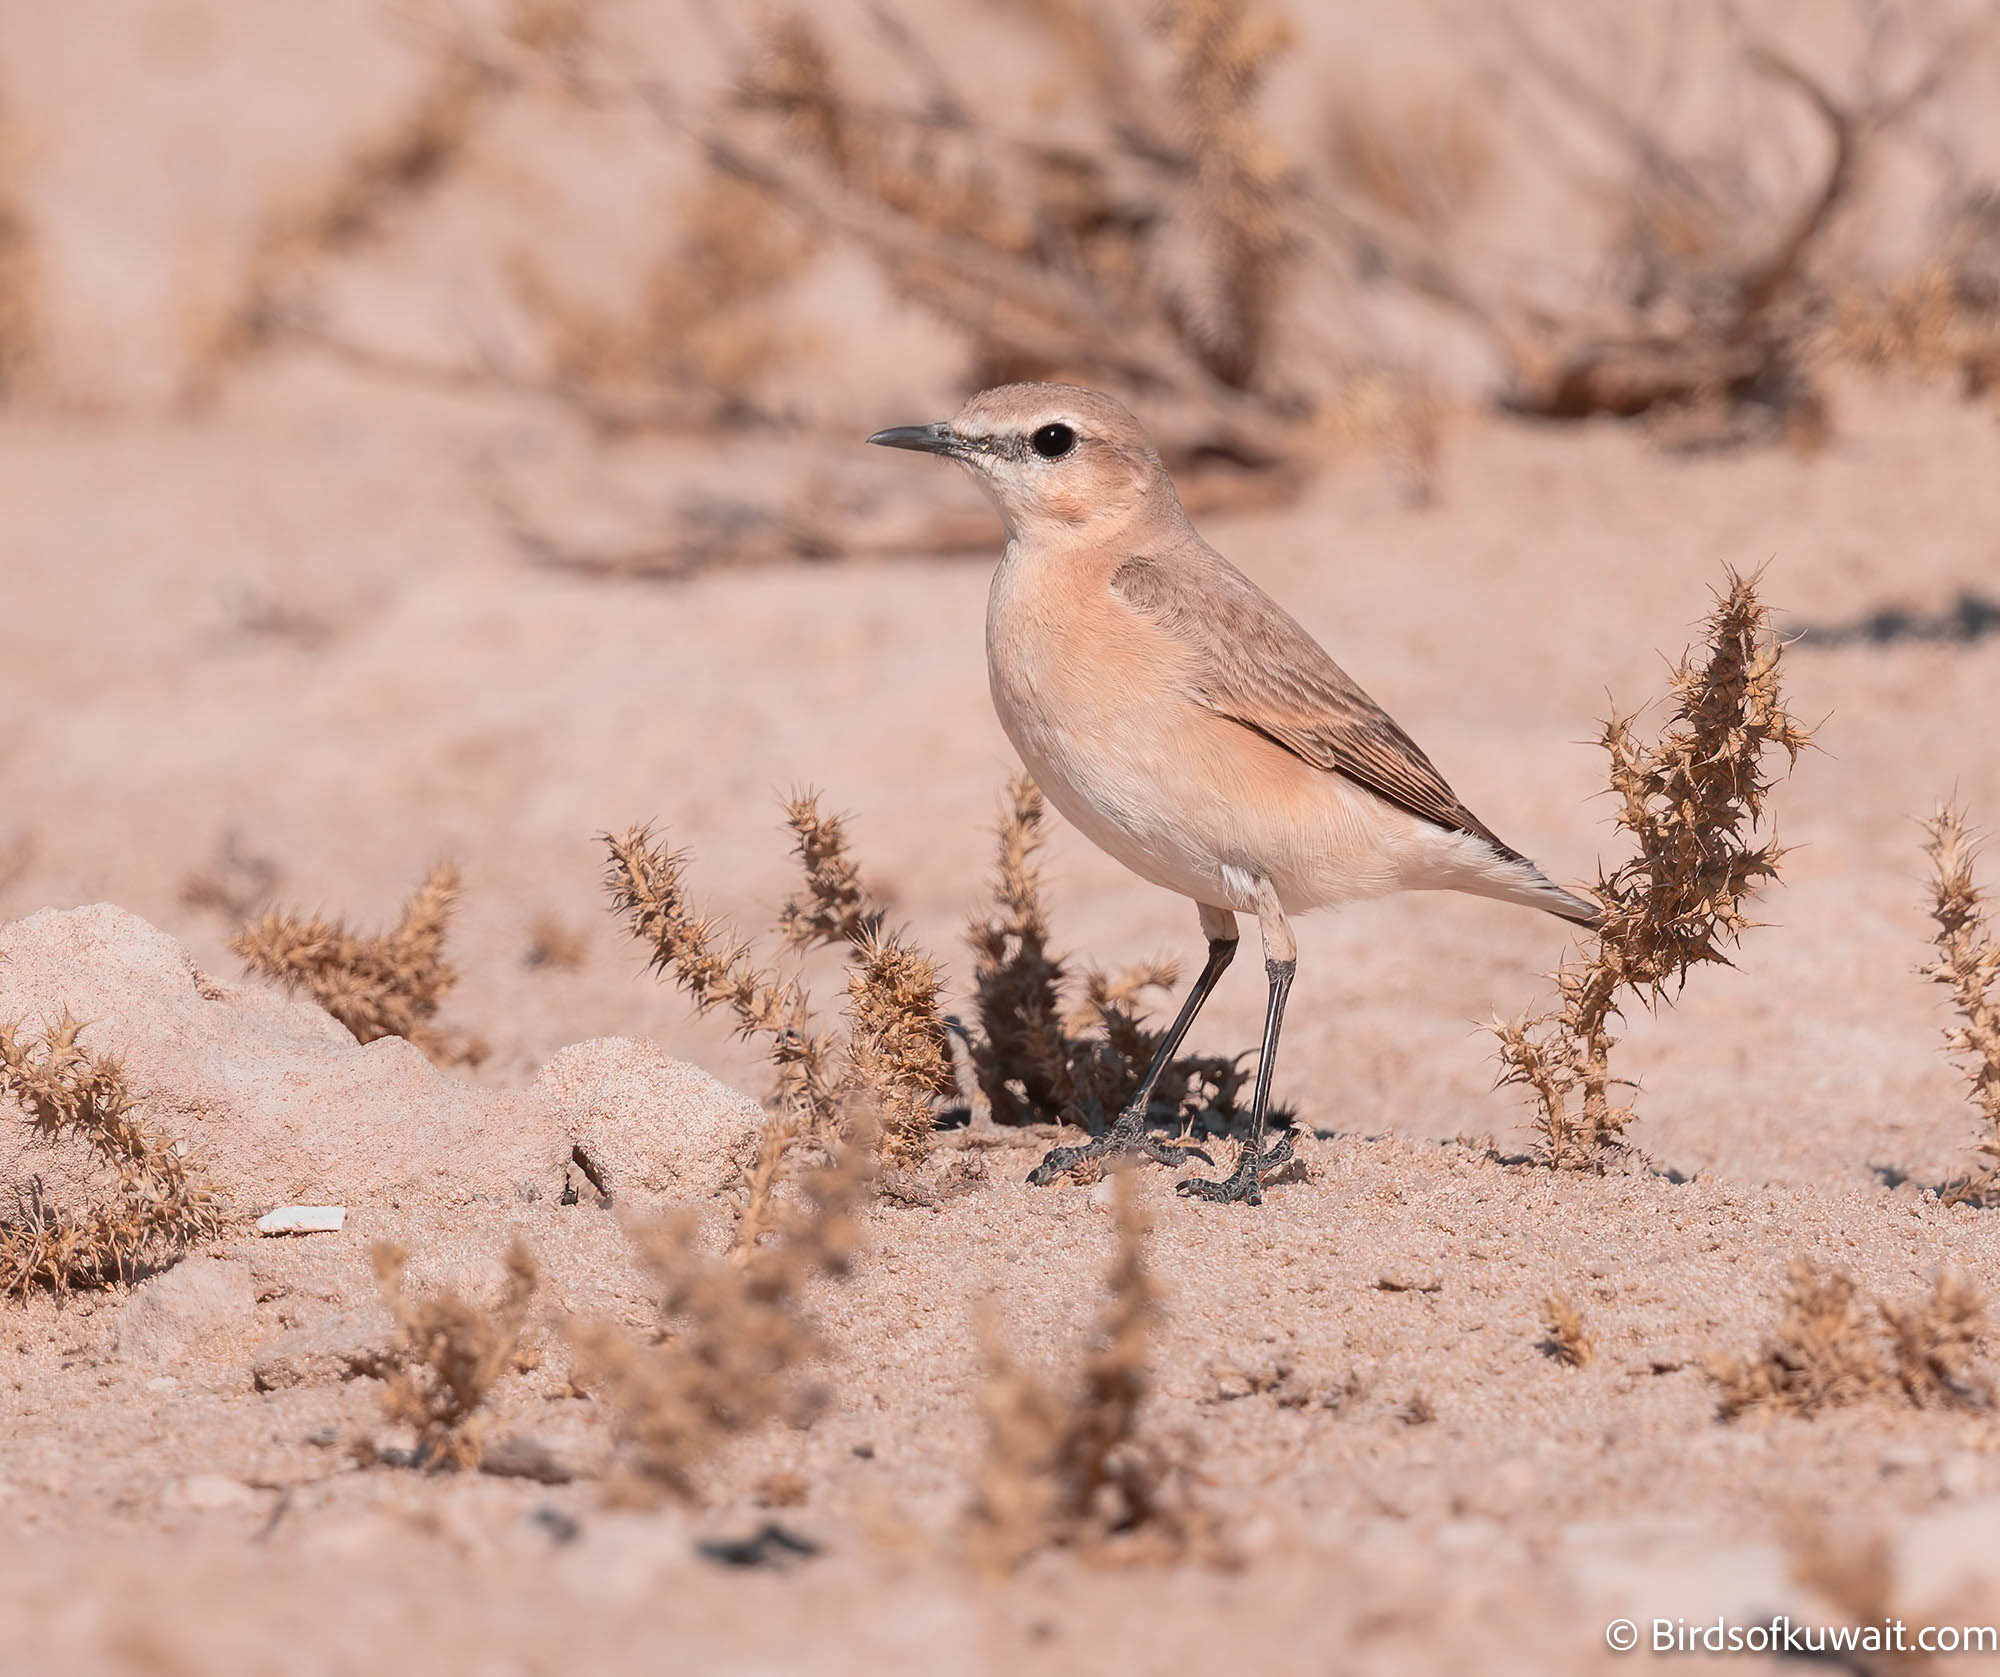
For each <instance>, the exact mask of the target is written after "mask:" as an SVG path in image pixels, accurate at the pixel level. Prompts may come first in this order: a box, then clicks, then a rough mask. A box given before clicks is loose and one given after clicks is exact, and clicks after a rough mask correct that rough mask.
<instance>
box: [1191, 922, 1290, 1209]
mask: <svg viewBox="0 0 2000 1677" xmlns="http://www.w3.org/2000/svg"><path fill="white" fill-rule="evenodd" d="M1259 897H1260V900H1259V903H1258V914H1257V918H1258V919H1259V920H1260V921H1261V922H1262V923H1263V928H1264V971H1265V973H1266V975H1267V976H1268V977H1269V979H1270V984H1271V999H1270V1004H1269V1006H1268V1007H1267V1008H1266V1010H1265V1013H1264V1051H1263V1053H1262V1054H1260V1055H1259V1056H1258V1058H1257V1088H1256V1093H1255V1094H1254V1095H1253V1096H1252V1098H1251V1103H1250V1139H1249V1141H1248V1142H1246V1143H1245V1144H1244V1146H1243V1150H1242V1151H1241V1152H1240V1153H1238V1154H1237V1156H1236V1169H1235V1170H1234V1171H1232V1172H1231V1173H1230V1174H1229V1175H1228V1176H1227V1177H1225V1178H1223V1180H1221V1181H1220V1182H1212V1181H1209V1180H1207V1179H1206V1178H1203V1177H1198V1176H1196V1177H1189V1178H1188V1179H1187V1180H1185V1181H1183V1182H1178V1183H1176V1184H1175V1187H1176V1188H1177V1189H1178V1190H1179V1191H1180V1192H1181V1193H1183V1194H1185V1195H1188V1196H1189V1197H1191V1198H1193V1199H1201V1200H1210V1201H1213V1202H1215V1203H1217V1204H1228V1203H1231V1202H1233V1201H1237V1200H1241V1201H1242V1202H1243V1203H1244V1204H1246V1205H1262V1204H1263V1203H1264V1190H1263V1177H1264V1172H1265V1171H1267V1170H1275V1169H1277V1167H1278V1166H1280V1165H1282V1164H1287V1163H1289V1162H1290V1160H1291V1157H1292V1141H1291V1137H1290V1136H1280V1137H1279V1138H1278V1141H1277V1144H1276V1145H1275V1146H1273V1147H1272V1148H1271V1150H1270V1151H1269V1152H1268V1153H1267V1152H1265V1151H1264V1115H1265V1113H1266V1112H1267V1111H1268V1110H1269V1109H1270V1105H1271V1073H1272V1070H1273V1069H1274V1068H1275V1067H1276V1065H1277V1063H1278V1032H1279V1029H1280V1028H1281V1027H1282V1026H1283V1024H1284V1022H1285V998H1286V997H1287V996H1288V995H1290V994H1291V990H1292V976H1293V974H1294V973H1296V972H1297V971H1298V965H1299V962H1298V944H1297V942H1296V940H1294V938H1293V937H1292V929H1291V927H1290V926H1289V925H1288V924H1287V923H1286V921H1285V916H1284V911H1283V910H1282V909H1281V908H1280V907H1279V906H1278V900H1277V893H1276V892H1275V891H1273V890H1272V889H1271V887H1270V886H1269V885H1266V886H1265V887H1264V888H1263V890H1262V892H1260V894H1259ZM1264 899H1268V901H1266V900H1264Z"/></svg>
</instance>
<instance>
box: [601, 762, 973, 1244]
mask: <svg viewBox="0 0 2000 1677" xmlns="http://www.w3.org/2000/svg"><path fill="white" fill-rule="evenodd" d="M786 822H787V824H788V825H789V826H790V828H791V830H792V835H793V838H794V840H795V846H796V850H797V854H798V857H799V861H800V866H801V868H802V871H803V873H804V889H803V891H802V893H801V894H798V895H795V896H793V897H792V898H791V899H789V900H788V901H787V902H786V903H785V905H784V907H783V909H782V910H781V911H780V914H779V918H778V926H777V932H778V936H779V939H780V941H781V943H782V944H783V946H784V947H785V949H786V950H787V951H789V952H790V953H791V954H792V955H794V956H798V955H802V954H804V953H805V952H807V951H809V950H812V949H816V948H820V947H823V946H840V947H841V948H843V949H844V951H845V954H846V959H847V1032H846V1039H845V1043H844V1045H843V1044H841V1043H839V1042H837V1041H836V1037H835V1033H833V1032H831V1031H828V1030H825V1029H823V1028H821V1027H820V1026H819V1024H818V1022H817V1020H816V1018H815V1015H814V1011H813V1005H812V998H811V996H810V995H809V993H808V992H807V990H806V987H805V984H804V981H803V980H802V978H801V977H800V976H799V975H798V973H797V972H796V971H792V972H790V973H787V974H783V975H781V974H780V973H779V972H777V971H774V970H772V969H769V968H765V967H762V966H760V965H759V964H758V963H757V961H756V959H755V958H754V956H753V954H752V952H751V946H750V945H749V943H747V942H746V941H743V940H740V939H739V938H738V937H737V936H736V934H735V932H734V931H733V930H732V929H731V928H730V927H729V926H727V925H726V924H724V923H723V922H721V921H718V920H714V919H710V918H707V917H704V916H701V915H698V914H697V913H695V912H694V910H693V909H692V908H691V907H690V905H689V902H688V895H687V877H686V876H687V856H686V855H685V853H683V852H680V851H671V850H668V849H667V848H666V847H665V846H664V845H662V844H660V843H659V842H657V841H656V840H655V839H654V838H653V836H652V834H651V832H650V831H649V830H648V829H646V828H643V827H635V828H632V829H630V830H629V831H627V832H625V833H623V834H620V835H618V836H616V837H613V836H611V835H608V834H607V835H605V838H604V843H605V846H606V848H607V850H608V852H609V861H608V863H607V865H606V869H605V888H606V889H607V891H609V893H610V895H611V901H612V907H613V910H614V911H615V912H616V913H617V914H619V915H620V916H622V917H623V918H624V919H625V920H626V922H627V924H628V925H629V926H630V928H631V931H632V934H633V935H634V936H635V937H636V938H638V939H639V941H640V942H641V943H642V944H645V945H647V946H648V947H649V948H650V949H651V951H652V966H653V969H654V970H655V971H657V972H660V973H668V972H671V973H672V974H673V975H674V978H675V979H676V981H677V982H678V983H679V985H680V987H681V988H682V990H684V991H685V992H686V993H687V995H688V996H689V997H690V998H691V999H692V1000H693V1002H694V1004H695V1006H696V1008H697V1009H699V1010H700V1011H701V1012H704V1013H706V1012H709V1011H710V1010H712V1009H715V1008H726V1009H727V1010H728V1011H729V1012H731V1013H733V1014H734V1015H735V1017H736V1025H737V1030H738V1032H739V1033H740V1034H741V1035H743V1036H746V1037H761V1038H763V1039H764V1040H765V1042H766V1043H767V1045H768V1048H769V1052H770V1057H771V1062H772V1065H773V1067H774V1068H775V1070H776V1074H777V1077H776V1087H775V1088H774V1090H773V1091H772V1094H771V1097H770V1099H769V1101H768V1102H767V1106H768V1107H769V1111H770V1116H769V1118H768V1120H767V1121H766V1124H765V1127H764V1135H763V1139H762V1142H761V1144H760V1146H759V1150H758V1157H757V1162H756V1164H755V1166H754V1167H753V1169H752V1171H751V1177H750V1198H749V1203H748V1205H747V1207H746V1209H745V1211H744V1214H743V1218H742V1221H741V1223H740V1224H739V1227H738V1235H737V1249H738V1251H739V1253H742V1252H748V1251H750V1250H751V1249H753V1248H754V1247H755V1245H756V1242H757V1239H758V1237H759V1235H760V1234H761V1233H762V1232H763V1231H764V1229H765V1228H766V1227H767V1225H768V1222H769V1219H770V1217H771V1215H772V1212H773V1208H774V1200H773V1195H774V1193H775V1191H776V1189H777V1187H778V1186H779V1182H780V1177H781V1174H782V1172H783V1169H784V1166H785V1162H786V1158H787V1156H788V1154H789V1153H790V1152H791V1150H792V1148H793V1146H794V1145H795V1144H796V1143H799V1142H806V1143H809V1144H812V1145H815V1146H819V1147H822V1148H824V1147H826V1146H828V1145H830V1144H832V1143H834V1142H835V1141H837V1140H838V1139H839V1137H840V1136H841V1134H842V1132H843V1130H844V1129H845V1127H846V1119H847V1114H848V1113H849V1112H850V1111H852V1110H854V1109H855V1108H856V1107H857V1105H865V1106H866V1107H867V1109H868V1110H869V1111H871V1112H872V1113H873V1114H874V1122H875V1124H876V1126H877V1128H878V1129H879V1134H880V1142H881V1148H882V1152H883V1154H884V1155H885V1157H886V1158H887V1159H889V1160H890V1161H891V1162H892V1163H896V1164H909V1163H914V1162H915V1161H917V1160H919V1159H921V1158H922V1157H923V1156H924V1154H925V1152H926V1151H927V1149H928V1148H929V1145H930V1135H931V1127H932V1124H933V1121H934V1117H935V1109H936V1104H937V1102H938V1100H939V1099H940V1098H941V1097H943V1096H944V1095H947V1094H949V1093H950V1092H951V1091H952V1089H953V1087H954V1082H953V1077H952V1068H951V1058H950V1053H949V1049H948V1047H947V1040H948V1039H947V1037H946V1025H945V1021H944V1018H943V1016H942V1015H941V1014H940V1012H939V1010H938V996H939V991H940V988H941V985H940V980H939V977H938V972H937V968H936V966H935V965H934V964H933V963H932V961H931V959H930V957H929V956H928V955H926V954H925V953H924V952H923V951H922V950H921V949H919V948H917V947H916V946H915V945H914V944H912V943H911V942H910V941H909V940H908V938H907V937H906V936H905V935H904V934H902V933H900V932H888V931H886V930H885V929H884V922H885V918H886V916H885V913H884V910H883V909H882V908H881V907H880V905H879V904H877V903H876V902H875V901H874V899H873V897H872V895H871V894H870V893H869V891H868V890H867V888H866V887H865V886H864V885H863V883H862V881H861V877H860V873H859V870H858V869H857V868H856V866H855V864H854V862H853V860H852V858H851V857H850V855H849V853H848V841H847V834H846V828H845V824H844V823H843V821H842V820H841V818H840V817H838V816H828V815H826V814H824V813H822V811H821V810H820V807H819V798H818V795H817V794H816V793H812V792H806V793H801V794H799V795H798V796H796V797H794V798H793V799H792V800H791V801H790V803H789V804H788V806H787V808H786Z"/></svg>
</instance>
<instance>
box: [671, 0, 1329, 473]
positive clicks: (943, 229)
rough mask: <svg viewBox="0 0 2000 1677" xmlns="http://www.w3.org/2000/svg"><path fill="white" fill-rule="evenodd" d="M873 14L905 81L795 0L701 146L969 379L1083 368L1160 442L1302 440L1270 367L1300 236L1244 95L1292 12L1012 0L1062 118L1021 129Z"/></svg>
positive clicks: (1285, 458)
mask: <svg viewBox="0 0 2000 1677" xmlns="http://www.w3.org/2000/svg"><path fill="white" fill-rule="evenodd" d="M877 15H878V16H880V17H883V18H885V19H887V20H889V21H888V26H887V38H888V39H889V40H890V41H891V43H892V45H894V46H896V47H897V48H898V49H899V50H900V51H901V53H902V55H903V57H904V59H905V60H906V64H907V67H908V69H909V71H910V77H909V84H910V89H911V91H910V94H909V96H908V97H907V98H906V99H903V100H901V101H900V102H899V101H898V99H897V98H896V97H895V94H894V93H893V92H892V93H890V94H889V95H888V96H886V97H885V96H884V94H883V92H882V90H881V89H880V88H878V87H871V88H870V89H869V90H868V91H867V92H866V93H865V94H864V93H860V92H857V91H856V90H854V89H853V88H852V87H850V85H849V84H848V83H847V82H846V80H845V79H844V78H843V75H842V71H841V68H840V64H839V58H838V55H837V53H836V52H835V50H834V49H833V47H832V46H831V45H830V43H829V41H828V39H827V38H826V37H825V35H823V34H822V32H821V30H820V27H819V25H818V23H817V22H816V21H815V19H814V17H813V15H812V14H811V13H810V12H809V11H807V10H806V9H804V8H800V7H791V8H789V9H786V10H784V11H781V12H779V13H778V14H776V16H775V17H774V18H773V20H772V22H771V24H770V26H769V27H768V28H767V29H766V30H765V32H764V34H763V37H762V40H761V43H760V47H759V49H758V50H757V51H756V52H755V53H754V54H752V55H751V56H750V58H749V60H748V62H747V63H746V64H745V66H744V67H743V69H742V70H741V71H740V72H739V74H738V76H737V78H736V83H735V86H734V87H733V88H732V90H731V92H730V95H729V97H728V98H727V99H726V100H725V101H723V102H722V103H721V104H720V105H719V106H717V107H716V108H715V109H713V110H711V111H710V112H708V113H707V114H706V116H705V118H704V119H703V120H702V122H701V123H700V125H699V137H700V139H701V141H702V143H703V145H704V146H705V149H706V151H707V155H708V157H709V158H710V160H711V161H712V162H713V163H714V164H715V165H716V166H717V167H718V168H720V169H722V170H724V171H727V172H729V173H731V174H733V175H735V176H737V177H738V178H740V179H742V180H745V181H747V182H750V183H752V184H754V185H755V186H757V187H758V188H760V189H762V190H764V191H765V192H767V193H769V194H770V195H772V196H773V197H774V198H775V199H777V200H778V201H779V202H781V203H783V204H784V205H786V206H787V207H788V208H789V209H790V210H792V211H793V212H795V213H796V214H798V215H799V216H800V217H801V218H803V219H805V220H806V221H807V222H808V223H809V224H812V225H814V226H816V227H818V228H819V229H820V230H821V231H822V232H823V233H825V234H826V235H827V236H828V237H830V238H833V239H837V240H842V241H845V242H847V243H849V244H851V245H853V246H856V247H858V248H859V249H861V250H862V251H864V252H866V253H867V254H868V255H870V256H871V257H872V258H874V259H875V261H876V262H877V263H878V264H879V265H880V266H881V268H882V271H883V274H884V276H885V277H886V278H887V279H888V281H889V282H890V284H892V285H893V286H895V287H896V288H897V289H898V290H899V291H901V292H902V293H903V294H904V295H906V296H908V297H909V298H911V299H912V300H913V301H914V302H916V303H917V304H918V305H919V306H921V307H923V308H925V309H927V310H928V311H930V312H931V313H933V314H935V315H937V316H938V317H939V318H941V319H942V320H944V321H945V322H946V323H947V324H949V325H951V326H953V327H956V328H957V329H959V330H961V331H963V332H964V333H965V334H966V335H967V336H968V338H969V339H970V340H971V342H972V345H973V349H974V356H975V360H976V368H975V375H974V376H975V379H976V380H977V382H979V383H985V384H991V383H998V382H1002V381H1005V380H1008V379H1016V378H1039V377H1051V376H1063V377H1073V378H1080V379H1084V380H1087V381H1089V382H1091V383H1094V384H1098V385H1100V386H1103V387H1104V388H1107V389H1110V390H1112V391H1114V392H1120V393H1124V394H1127V395H1143V396H1145V397H1148V398H1150V400H1149V401H1148V403H1147V406H1148V407H1149V408H1150V409H1151V410H1152V411H1153V412H1154V413H1155V414H1156V415H1158V417H1159V418H1160V420H1161V434H1162V440H1163V443H1164V445H1165V446H1166V448H1167V451H1168V453H1169V456H1170V457H1171V458H1175V459H1177V460H1180V461H1184V462H1190V463H1191V462H1193V461H1195V460H1196V459H1197V458H1199V457H1201V456H1202V454H1203V452H1204V451H1205V450H1218V451H1220V452H1221V453H1223V454H1225V455H1227V456H1229V457H1231V458H1234V459H1238V460H1243V461H1249V462H1254V463H1259V464H1264V465H1273V464H1292V465H1296V464H1298V463H1299V459H1300V456H1301V455H1302V453H1303V448H1302V445H1303V444H1304V443H1305V440H1306V436H1305V432H1304V431H1303V430H1302V429H1301V426H1300V423H1299V422H1300V421H1301V419H1303V418H1305V417H1307V416H1308V414H1309V408H1310V404H1309V403H1308V402H1307V401H1305V400H1303V399H1301V397H1300V396H1299V395H1298V393H1297V392H1296V391H1294V390H1292V389H1290V388H1288V387H1287V386H1286V385H1285V383H1284V381H1283V380H1282V379H1281V377H1280V376H1279V369H1281V368H1282V367H1283V366H1284V364H1285V361H1286V356H1285V354H1284V345H1283V343H1282V341H1281V332H1280V321H1281V317H1282V304H1283V302H1284V300H1285V297H1286V294H1287V292H1288V290H1289V287H1290V284H1291V281H1292V279H1293V277H1294V275H1295V274H1296V272H1297V270H1298V266H1299V255H1300V252H1299V248H1298V241H1297V240H1296V239H1294V238H1292V237H1290V236H1289V234H1288V228H1287V222H1286V204H1287V200H1288V196H1289V191H1290V189H1289V186H1288V183H1287V179H1286V164H1285V159H1284V157H1283V155H1282V153H1281V152H1280V151H1279V149H1278V148H1277V146H1276V145H1275V144H1274V143H1273V141H1272V140H1271V139H1270V137H1269V136H1268V134H1266V133H1265V132H1264V130H1263V128H1262V127H1261V125H1260V123H1259V121H1258V119H1257V112H1256V103H1257V98H1258V93H1259V89H1260V85H1261V83H1262V80H1263V78H1264V76H1265V74H1266V72H1267V71H1268V69H1269V67H1270V65H1271V64H1272V63H1273V62H1274V61H1275V60H1276V59H1277V58H1278V57H1279V56H1280V55H1281V54H1282V53H1283V52H1284V51H1285V50H1286V49H1287V47H1288V46H1289V44H1290V40H1291V35H1290V30H1289V27H1288V26H1287V25H1286V24H1285V23H1284V22H1283V21H1282V20H1280V19H1279V18H1277V17H1276V16H1274V15H1271V14H1269V13H1265V12H1263V11H1261V10H1259V9H1257V8H1255V7H1253V6H1252V5H1250V4H1248V3H1246V0H1174V3H1172V4H1168V5H1163V6H1160V7H1158V8H1156V9H1154V10H1153V12H1152V14H1151V17H1150V21H1149V24H1148V25H1147V26H1146V28H1145V30H1144V31H1143V32H1141V31H1135V30H1134V29H1132V28H1131V27H1130V25H1129V24H1128V22H1127V20H1126V19H1125V17H1123V16H1122V15H1120V14H1116V13H1114V12H1113V11H1112V10H1110V9H1109V8H1104V7H1100V6H1097V5H1094V4H1090V3H1088V0H1035V3H1034V4H1032V5H1029V6H1026V7H1023V8H1022V9H1021V16H1022V17H1023V18H1024V20H1025V21H1027V22H1028V23H1029V24H1030V25H1031V26H1032V27H1033V28H1034V29H1035V30H1036V31H1037V32H1038V33H1039V35H1040V37H1041V40H1042V44H1043V46H1044V48H1045V49H1046V51H1047V52H1048V53H1049V54H1050V55H1052V59H1053V63H1054V65H1055V66H1057V67H1058V68H1059V72H1060V73H1061V74H1062V75H1063V77H1064V81H1065V83H1066V85H1067V87H1068V88H1069V89H1071V90H1072V94H1073V97H1072V100H1071V103H1072V105H1073V107H1074V108H1073V109H1072V110H1070V111H1068V112H1066V113H1065V114H1066V115H1068V116H1071V117H1073V118H1074V121H1075V128H1076V137H1075V138H1073V139H1072V138H1042V137H1039V136H1038V137H1036V138H1034V139H1024V138H1020V137H1018V136H1017V134H1016V133H1015V132H1014V131H1013V129H1012V126H1011V122H1010V120H1009V119H1010V117H1011V113H1006V112H989V111H987V110H984V109H982V108H981V105H980V103H979V101H978V100H977V99H975V98H974V97H973V96H972V95H971V94H970V93H969V92H968V91H967V90H966V89H963V88H960V87H958V86H956V85H955V84H953V83H952V82H951V80H950V79H949V77H948V76H947V75H946V73H945V71H944V69H943V67H942V66H941V65H940V64H939V63H938V62H937V61H936V59H935V58H933V57H931V56H930V55H929V54H928V53H926V52H924V51H923V49H922V48H921V46H920V45H919V44H918V36H917V35H916V33H915V31H913V30H912V29H911V28H910V26H909V25H908V23H907V22H905V21H904V20H903V19H902V18H901V17H900V16H899V15H898V14H896V13H894V12H893V11H891V10H890V9H889V8H888V7H886V6H885V7H881V8H878V9H877ZM1051 126H1052V127H1053V126H1054V125H1051Z"/></svg>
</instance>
